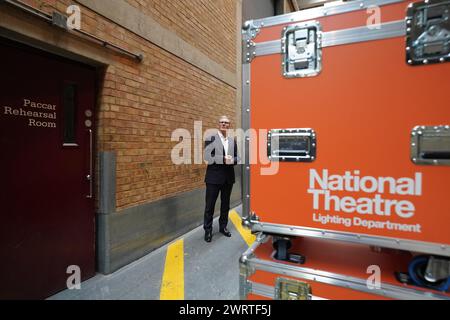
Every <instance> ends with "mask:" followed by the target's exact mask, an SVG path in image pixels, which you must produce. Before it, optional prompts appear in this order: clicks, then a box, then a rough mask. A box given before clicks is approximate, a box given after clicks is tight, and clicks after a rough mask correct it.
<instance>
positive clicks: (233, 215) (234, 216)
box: [229, 210, 256, 247]
mask: <svg viewBox="0 0 450 320" xmlns="http://www.w3.org/2000/svg"><path fill="white" fill-rule="evenodd" d="M229 217H230V219H231V222H233V224H234V226H235V227H236V229H237V231H239V233H240V234H241V237H242V238H243V239H244V240H245V242H247V244H248V246H249V247H250V246H251V245H252V244H253V242H255V240H256V236H255V235H253V234H252V233H251V231H250V230H248V229H246V228H244V227H243V226H242V219H241V217H239V214H238V213H237V212H236V210H231V212H230V215H229Z"/></svg>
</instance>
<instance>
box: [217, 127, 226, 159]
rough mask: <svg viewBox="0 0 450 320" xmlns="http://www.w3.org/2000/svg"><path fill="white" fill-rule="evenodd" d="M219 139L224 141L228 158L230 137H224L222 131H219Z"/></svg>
mask: <svg viewBox="0 0 450 320" xmlns="http://www.w3.org/2000/svg"><path fill="white" fill-rule="evenodd" d="M219 137H220V140H221V141H222V144H223V148H224V149H225V156H228V137H224V136H223V134H222V132H220V130H219Z"/></svg>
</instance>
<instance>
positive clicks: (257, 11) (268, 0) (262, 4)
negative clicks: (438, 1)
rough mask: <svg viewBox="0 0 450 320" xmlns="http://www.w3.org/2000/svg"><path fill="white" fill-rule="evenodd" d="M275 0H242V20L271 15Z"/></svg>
mask: <svg viewBox="0 0 450 320" xmlns="http://www.w3.org/2000/svg"><path fill="white" fill-rule="evenodd" d="M275 2H276V1H275V0H243V2H242V21H243V22H245V21H247V20H253V19H260V18H266V17H271V16H273V15H275V5H274V3H275Z"/></svg>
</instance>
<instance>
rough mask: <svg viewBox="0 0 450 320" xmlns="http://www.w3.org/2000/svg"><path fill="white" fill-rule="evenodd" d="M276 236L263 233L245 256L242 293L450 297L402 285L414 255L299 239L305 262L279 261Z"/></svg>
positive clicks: (259, 296)
mask: <svg viewBox="0 0 450 320" xmlns="http://www.w3.org/2000/svg"><path fill="white" fill-rule="evenodd" d="M272 244H273V239H272V237H271V236H268V235H263V234H261V235H260V236H259V237H258V238H257V241H255V243H254V244H253V245H252V246H251V247H250V248H249V249H248V251H247V252H245V253H244V254H243V255H242V257H241V260H240V287H239V290H240V297H241V299H249V300H264V299H275V300H322V299H327V300H328V299H329V300H385V299H407V300H430V299H431V300H442V299H443V300H449V299H450V295H449V294H448V293H445V292H443V291H437V290H431V289H425V288H421V287H418V286H415V285H413V284H409V283H402V282H401V281H400V280H399V278H398V276H399V275H398V273H400V274H402V273H403V272H405V271H407V269H408V262H409V260H410V259H411V254H410V253H409V252H406V251H401V250H396V249H382V250H375V249H374V248H373V247H370V246H367V245H362V244H355V243H346V242H340V241H327V240H323V239H317V238H295V239H293V241H292V250H293V251H295V252H301V253H302V254H304V255H305V257H306V260H305V261H304V263H303V264H296V263H287V262H284V261H278V260H276V259H275V257H274V255H275V251H274V249H273V245H272Z"/></svg>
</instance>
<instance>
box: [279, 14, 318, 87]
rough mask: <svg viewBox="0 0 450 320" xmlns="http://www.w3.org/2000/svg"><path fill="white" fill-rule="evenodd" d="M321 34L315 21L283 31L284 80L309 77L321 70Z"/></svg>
mask: <svg viewBox="0 0 450 320" xmlns="http://www.w3.org/2000/svg"><path fill="white" fill-rule="evenodd" d="M321 39H322V32H321V27H320V23H319V22H316V21H312V22H307V23H303V24H298V25H292V26H289V27H286V28H284V29H283V34H282V38H281V45H282V48H281V51H282V53H283V55H282V56H283V60H282V66H283V75H284V76H285V77H286V78H298V77H310V76H315V75H317V74H319V72H320V70H321V69H322V63H321V60H322V51H321Z"/></svg>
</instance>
